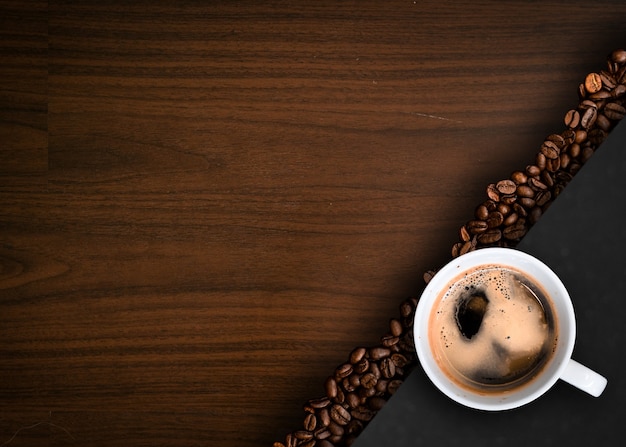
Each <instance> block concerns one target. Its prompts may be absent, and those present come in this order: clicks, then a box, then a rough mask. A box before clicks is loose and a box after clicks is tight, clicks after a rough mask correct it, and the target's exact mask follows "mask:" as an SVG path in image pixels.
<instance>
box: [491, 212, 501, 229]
mask: <svg viewBox="0 0 626 447" xmlns="http://www.w3.org/2000/svg"><path fill="white" fill-rule="evenodd" d="M502 222H504V216H503V215H502V213H500V212H499V211H492V212H491V213H489V217H487V226H488V227H489V228H496V227H499V226H500V225H502Z"/></svg>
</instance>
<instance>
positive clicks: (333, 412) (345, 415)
mask: <svg viewBox="0 0 626 447" xmlns="http://www.w3.org/2000/svg"><path fill="white" fill-rule="evenodd" d="M330 418H331V419H332V420H333V421H335V422H336V423H337V424H339V425H346V424H347V423H348V422H350V420H351V419H352V416H350V413H349V412H348V410H346V409H345V408H344V407H342V406H341V405H339V404H335V405H333V406H332V407H331V409H330Z"/></svg>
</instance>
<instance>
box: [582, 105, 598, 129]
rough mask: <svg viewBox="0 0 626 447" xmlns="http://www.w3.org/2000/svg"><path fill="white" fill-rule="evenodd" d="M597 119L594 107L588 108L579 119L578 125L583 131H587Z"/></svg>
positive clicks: (596, 110) (596, 111)
mask: <svg viewBox="0 0 626 447" xmlns="http://www.w3.org/2000/svg"><path fill="white" fill-rule="evenodd" d="M597 117H598V109H597V108H595V107H589V108H588V109H587V110H585V112H584V113H583V116H582V117H581V118H580V125H581V126H582V127H583V128H585V129H589V128H590V127H591V126H592V125H593V124H594V123H595V122H596V118H597Z"/></svg>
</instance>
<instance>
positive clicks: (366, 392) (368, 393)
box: [359, 387, 376, 402]
mask: <svg viewBox="0 0 626 447" xmlns="http://www.w3.org/2000/svg"><path fill="white" fill-rule="evenodd" d="M375 394H376V388H363V387H361V388H359V397H360V398H361V401H362V402H365V401H366V400H367V399H369V398H370V397H372V396H373V395H375Z"/></svg>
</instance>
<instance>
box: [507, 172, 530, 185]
mask: <svg viewBox="0 0 626 447" xmlns="http://www.w3.org/2000/svg"><path fill="white" fill-rule="evenodd" d="M511 180H513V182H515V184H517V185H522V184H524V183H526V182H527V181H528V175H526V173H524V172H522V171H515V172H513V174H511Z"/></svg>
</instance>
